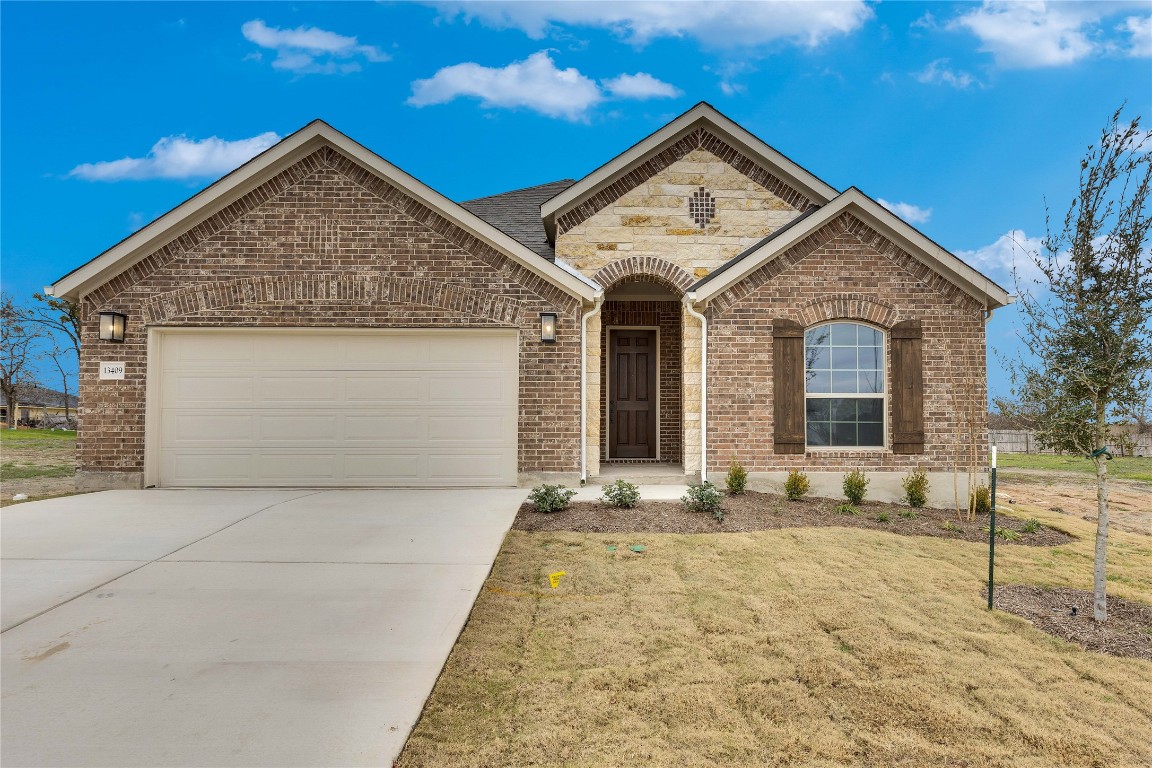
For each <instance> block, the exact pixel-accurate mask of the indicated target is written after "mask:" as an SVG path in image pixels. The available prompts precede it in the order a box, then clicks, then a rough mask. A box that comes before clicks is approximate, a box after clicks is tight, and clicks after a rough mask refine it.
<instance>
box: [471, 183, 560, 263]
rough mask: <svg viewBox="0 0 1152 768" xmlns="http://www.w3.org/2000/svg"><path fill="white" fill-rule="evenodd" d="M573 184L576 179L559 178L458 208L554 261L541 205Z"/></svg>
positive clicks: (554, 253)
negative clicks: (541, 214) (558, 179)
mask: <svg viewBox="0 0 1152 768" xmlns="http://www.w3.org/2000/svg"><path fill="white" fill-rule="evenodd" d="M575 183H576V181H575V179H561V180H560V181H553V182H549V183H548V184H540V185H538V186H535V187H528V188H526V189H516V190H513V191H511V192H505V193H503V194H500V195H492V196H490V197H478V198H476V199H475V200H465V201H464V202H462V203H460V205H461V207H463V208H464V209H466V210H467V211H469V212H471V213H474V214H476V215H477V216H479V217H480V218H482V219H484V221H486V222H488V223H489V224H491V225H492V226H494V227H496V229H498V230H500V231H501V232H503V233H504V234H506V235H508V236H509V237H511V238H513V239H514V240H518V241H519V242H520V243H522V244H523V245H526V246H528V248H530V249H532V250H533V251H535V252H536V253H538V254H540V255H541V256H543V257H544V258H546V259H548V261H555V260H556V252H555V250H554V249H553V248H552V246H551V245H549V244H548V236H547V235H546V234H545V233H544V220H543V219H541V218H540V206H541V204H543V203H544V202H545V201H547V200H549V199H551V198H553V197H555V196H556V195H558V194H560V193H561V192H563V191H564V190H566V189H568V187H570V186H572V185H573V184H575Z"/></svg>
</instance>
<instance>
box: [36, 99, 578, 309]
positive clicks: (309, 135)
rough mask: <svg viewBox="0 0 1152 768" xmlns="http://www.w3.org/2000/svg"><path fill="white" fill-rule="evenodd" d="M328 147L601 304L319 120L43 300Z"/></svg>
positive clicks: (82, 286)
mask: <svg viewBox="0 0 1152 768" xmlns="http://www.w3.org/2000/svg"><path fill="white" fill-rule="evenodd" d="M323 146H328V147H331V148H332V149H335V150H336V151H338V152H340V153H342V154H344V155H345V156H346V157H349V158H351V159H352V160H354V161H355V162H357V163H359V164H360V165H362V166H363V167H365V168H366V169H368V170H369V171H371V172H372V173H375V174H376V175H378V176H379V177H380V178H382V179H384V180H385V181H386V182H388V183H389V184H392V185H393V186H396V187H398V188H399V189H402V190H404V191H405V192H406V193H407V194H409V195H411V196H412V197H413V198H414V199H416V200H418V201H420V202H421V203H422V204H424V205H426V206H428V207H429V208H431V209H432V210H434V211H436V212H437V213H438V214H440V215H441V216H443V217H444V218H446V219H448V220H449V221H451V222H452V223H453V224H455V225H457V226H459V227H460V228H462V229H463V230H465V231H467V232H469V233H470V234H472V235H473V236H475V237H476V238H478V239H479V240H481V241H482V242H484V243H487V244H488V245H489V246H491V247H493V248H495V249H496V250H498V251H500V252H501V253H503V254H504V255H505V256H508V257H509V258H510V259H512V260H513V261H515V262H517V263H519V264H520V265H522V266H523V267H525V268H526V269H528V270H530V271H532V272H534V273H536V274H537V275H539V276H540V277H542V278H543V279H545V280H547V281H548V282H550V283H552V284H553V285H555V286H556V287H558V288H560V289H561V290H563V291H565V292H566V293H568V294H571V295H572V296H575V297H577V298H580V299H584V300H587V301H591V300H592V299H593V298H595V296H596V293H597V289H596V287H595V286H594V284H592V283H591V281H589V280H587V279H586V278H582V277H580V276H578V275H576V274H573V272H572V271H571V270H567V269H564V268H562V267H561V266H558V265H556V264H554V263H552V262H550V261H548V260H547V259H542V258H540V257H539V255H538V254H537V253H536V252H534V251H532V250H531V249H529V248H528V247H527V246H526V245H524V244H522V243H519V242H517V241H516V240H515V239H514V238H513V237H510V236H509V235H508V234H506V233H504V232H502V231H500V229H498V228H497V227H494V226H493V225H492V224H490V223H488V222H487V221H485V220H483V219H482V218H480V217H478V216H476V215H475V214H474V213H472V212H470V211H468V210H466V209H465V208H462V207H461V206H460V205H458V204H456V203H454V202H452V201H451V200H449V199H448V198H446V197H444V196H443V195H441V194H440V193H439V192H436V191H435V190H434V189H432V188H431V187H428V186H427V185H425V184H423V183H422V182H420V181H419V180H418V179H416V178H414V177H413V176H410V175H409V174H407V173H405V172H404V171H402V170H400V169H399V168H397V167H396V166H394V165H392V164H391V163H389V162H388V161H387V160H385V159H384V158H382V157H380V156H379V155H377V154H376V153H375V152H372V151H371V150H369V149H367V148H366V147H364V146H363V145H361V144H359V143H357V142H355V141H353V140H352V139H350V138H348V137H347V136H345V135H344V134H343V133H341V132H340V131H338V130H336V129H335V128H333V127H332V126H330V125H328V124H327V123H325V122H324V121H323V120H313V121H312V122H311V123H309V124H308V125H306V126H304V127H303V128H301V129H300V130H298V131H296V132H295V133H293V134H292V135H290V136H288V137H286V138H284V139H282V140H281V141H280V142H278V143H277V144H275V145H273V146H272V147H270V148H268V149H266V150H265V151H264V152H262V153H260V154H259V155H257V156H256V157H254V158H252V159H251V160H249V161H248V162H247V163H245V164H244V165H242V166H240V167H239V168H237V169H236V170H234V171H232V172H231V173H229V174H228V175H227V176H224V177H223V178H221V179H220V180H218V181H216V182H215V183H213V184H211V185H210V186H208V187H207V188H205V189H203V190H202V191H200V192H199V193H197V194H196V195H193V196H192V197H191V198H189V199H188V200H186V201H185V202H183V203H181V204H180V205H178V206H176V207H175V208H173V209H172V210H171V211H169V212H168V213H166V214H164V215H163V216H161V217H160V218H158V219H156V220H155V221H153V222H152V223H151V224H149V225H147V226H146V227H144V228H143V229H141V230H139V231H138V232H136V233H135V234H133V235H130V236H129V237H127V238H125V239H124V240H122V241H120V242H119V243H117V244H116V245H114V246H112V247H111V248H109V249H108V250H107V251H105V252H104V253H102V254H100V255H99V256H97V257H96V258H94V259H92V260H91V261H89V262H87V263H86V264H83V265H82V266H80V267H78V268H76V269H74V270H72V271H71V272H69V273H68V274H67V275H64V276H63V277H61V278H60V279H59V280H57V281H56V282H55V283H53V284H52V285H49V286H46V287H45V289H44V292H45V293H47V294H49V295H51V296H59V297H61V298H66V299H69V300H71V301H76V300H77V299H78V298H79V297H81V296H83V295H84V294H86V293H88V292H90V291H92V290H93V289H95V288H98V287H99V286H101V285H104V284H105V283H107V282H108V281H109V280H111V279H112V278H114V277H116V276H117V275H119V274H121V273H122V272H124V271H126V270H128V269H130V268H131V267H132V266H133V265H134V264H136V263H137V262H139V261H140V260H142V259H144V258H146V257H147V256H148V255H149V254H151V253H153V252H154V251H156V250H158V249H159V248H161V247H162V246H164V245H165V244H166V243H169V242H171V241H172V240H174V239H175V238H177V237H179V236H180V235H181V234H183V233H184V232H186V231H188V230H189V229H191V228H192V227H194V226H196V225H197V224H199V223H201V222H203V221H204V220H205V219H207V218H208V217H210V216H212V215H213V214H215V213H218V212H219V211H221V210H223V209H224V208H226V207H228V206H229V205H231V204H232V203H233V202H235V201H236V200H238V199H240V198H241V197H243V196H244V195H246V194H248V193H249V192H251V191H252V190H254V189H256V188H257V187H259V186H260V185H261V184H263V183H264V182H266V181H267V180H269V179H271V178H272V177H274V176H275V175H276V174H278V173H281V172H282V171H284V170H285V169H287V168H289V167H291V166H292V165H294V164H295V163H297V162H299V161H300V160H302V159H303V158H305V157H307V156H308V155H309V154H311V153H313V152H315V151H316V150H317V149H320V148H321V147H323Z"/></svg>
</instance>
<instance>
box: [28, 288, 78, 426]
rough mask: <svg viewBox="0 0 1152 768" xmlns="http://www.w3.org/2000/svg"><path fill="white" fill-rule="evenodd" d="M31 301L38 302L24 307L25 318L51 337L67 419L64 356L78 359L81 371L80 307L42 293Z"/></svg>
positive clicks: (66, 378) (66, 385) (51, 354)
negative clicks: (69, 355)
mask: <svg viewBox="0 0 1152 768" xmlns="http://www.w3.org/2000/svg"><path fill="white" fill-rule="evenodd" d="M32 298H34V299H36V301H37V302H39V303H38V304H35V305H33V306H30V307H26V308H24V310H23V311H24V316H25V317H26V318H27V319H28V321H29V322H32V323H36V324H37V325H39V326H40V327H42V328H43V329H45V330H46V331H48V333H49V334H51V336H52V341H53V344H52V345H51V346H52V348H51V350H50V351H49V352H48V357H50V358H51V360H52V362H53V363H54V365H55V367H56V370H57V371H58V372H59V374H60V377H61V379H62V380H63V382H64V418H65V419H68V418H69V412H68V411H69V406H68V373H67V366H65V365H64V364H63V361H62V360H61V356H62V355H63V354H67V353H68V352H71V353H72V355H73V356H74V357H75V359H76V370H77V371H79V370H80V308H79V307H78V306H76V305H75V304H73V303H72V302H70V301H68V300H67V299H61V298H57V297H55V296H46V295H44V294H42V293H34V294H32Z"/></svg>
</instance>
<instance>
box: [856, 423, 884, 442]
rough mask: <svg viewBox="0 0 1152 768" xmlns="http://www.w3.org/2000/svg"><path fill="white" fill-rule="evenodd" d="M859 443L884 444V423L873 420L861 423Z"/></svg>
mask: <svg viewBox="0 0 1152 768" xmlns="http://www.w3.org/2000/svg"><path fill="white" fill-rule="evenodd" d="M859 445H869V446H877V445H879V446H882V445H884V425H883V424H876V423H875V422H864V423H861V424H860V442H859Z"/></svg>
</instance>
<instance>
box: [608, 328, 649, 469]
mask: <svg viewBox="0 0 1152 768" xmlns="http://www.w3.org/2000/svg"><path fill="white" fill-rule="evenodd" d="M608 334H609V335H608V348H609V358H608V360H609V367H610V370H609V376H610V377H611V382H610V383H609V386H608V458H610V459H654V458H656V331H632V330H609V332H608Z"/></svg>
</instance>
